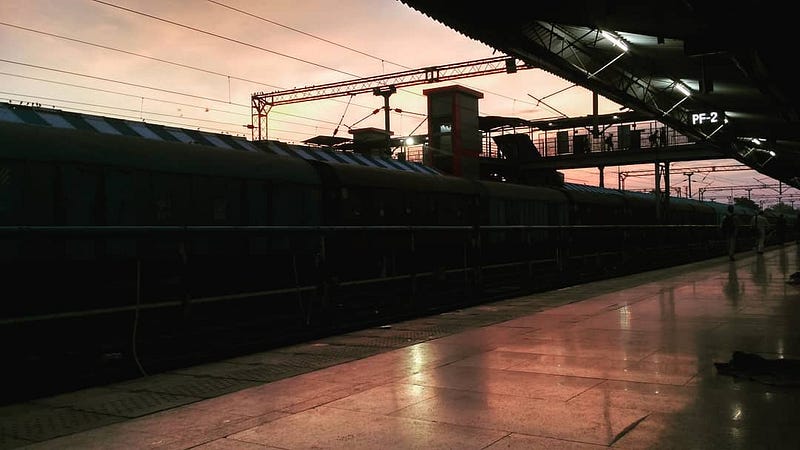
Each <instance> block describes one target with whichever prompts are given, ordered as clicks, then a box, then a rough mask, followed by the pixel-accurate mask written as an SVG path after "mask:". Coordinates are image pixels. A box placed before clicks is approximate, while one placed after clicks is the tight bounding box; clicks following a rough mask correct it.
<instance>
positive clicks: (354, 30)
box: [0, 0, 800, 207]
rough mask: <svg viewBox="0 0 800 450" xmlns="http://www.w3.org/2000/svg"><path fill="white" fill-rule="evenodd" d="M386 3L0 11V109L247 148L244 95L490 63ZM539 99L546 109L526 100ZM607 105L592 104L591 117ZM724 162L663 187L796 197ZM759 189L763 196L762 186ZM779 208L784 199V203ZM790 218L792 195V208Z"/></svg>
mask: <svg viewBox="0 0 800 450" xmlns="http://www.w3.org/2000/svg"><path fill="white" fill-rule="evenodd" d="M501 55H502V53H501V52H496V51H495V49H493V48H491V47H488V46H487V45H485V44H483V43H480V42H477V41H475V40H472V39H470V38H468V37H466V36H464V35H462V34H460V33H459V32H457V31H455V30H453V29H450V28H448V27H446V26H444V25H442V24H441V23H439V22H436V21H435V20H433V19H431V18H428V17H427V16H425V15H423V14H421V13H419V12H417V11H416V10H413V9H411V8H410V7H408V6H406V5H405V4H404V3H402V2H400V1H399V0H299V1H298V0H294V1H288V0H266V1H254V0H0V101H5V102H12V103H19V102H35V103H39V104H41V105H42V106H45V107H55V108H58V109H62V110H67V111H79V112H85V113H90V114H98V115H104V116H112V117H120V118H126V119H130V120H144V121H147V122H150V123H160V124H165V125H170V126H178V127H184V128H199V129H202V130H205V131H210V132H224V133H228V134H234V135H241V136H244V137H247V138H250V137H251V132H250V131H249V130H248V129H247V128H246V126H247V125H248V124H250V123H251V108H250V100H251V96H252V95H253V94H254V93H256V92H274V91H279V90H285V89H291V88H295V87H304V86H312V85H320V84H325V83H332V82H340V81H348V80H353V79H356V78H360V77H369V76H376V75H383V74H391V73H395V72H401V71H405V70H410V69H417V68H421V67H428V66H436V65H443V64H450V63H456V62H462V61H471V60H476V59H483V58H489V57H492V56H501ZM452 83H453V82H451V83H440V84H425V85H417V86H411V87H404V88H401V89H399V90H398V92H397V93H396V94H394V95H392V96H391V97H390V106H391V108H393V109H395V108H396V109H400V110H402V111H403V112H402V113H398V112H392V114H391V117H390V121H391V128H392V131H393V133H394V134H395V135H396V136H404V135H409V134H420V133H424V132H425V131H426V130H427V123H426V122H425V121H424V113H425V112H426V98H425V96H424V95H423V94H422V91H423V90H424V89H429V88H432V87H439V86H444V85H447V84H452ZM455 83H458V84H460V85H463V86H465V87H468V88H471V89H475V90H478V91H480V92H482V93H483V94H484V97H483V99H481V100H480V102H479V113H480V115H498V116H510V117H520V118H523V119H527V120H542V119H548V118H553V117H557V116H558V115H559V114H558V113H557V112H556V111H558V112H560V113H564V114H566V115H568V116H570V117H574V116H584V115H588V114H591V113H592V94H591V92H589V91H587V90H586V89H584V88H581V87H571V86H573V85H572V83H569V82H567V81H566V80H564V79H561V78H559V77H558V76H556V75H553V74H550V73H548V72H546V71H543V70H540V69H527V70H521V71H518V72H516V73H514V74H505V73H503V74H496V75H488V76H481V77H472V78H465V79H461V80H457V81H455ZM532 97H535V98H542V97H547V100H546V104H542V103H538V102H537V101H536V100H535V99H534V98H532ZM383 101H384V100H383V98H382V97H379V96H374V95H372V94H361V95H358V96H354V97H348V96H343V97H338V98H335V99H329V100H319V101H313V102H302V103H296V104H290V105H280V106H276V107H274V108H273V109H272V110H271V111H270V112H269V115H268V122H269V129H268V137H269V138H270V139H277V140H281V141H287V142H300V141H303V140H305V139H308V138H311V137H314V136H320V135H324V136H331V135H334V133H336V135H337V136H343V137H348V136H349V135H348V133H347V131H348V128H350V127H352V128H364V127H375V128H381V129H382V128H383V127H384V116H383V112H382V111H381V112H379V113H377V114H375V110H376V109H379V108H381V107H382V106H383ZM619 108H620V105H617V104H615V103H614V102H611V101H609V100H606V99H604V98H602V97H601V98H600V102H599V107H598V112H599V113H600V114H607V113H614V112H617V111H619ZM713 165H716V166H721V167H722V166H724V167H735V166H738V169H742V168H743V166H741V165H739V164H738V163H737V162H736V161H733V160H718V161H700V162H696V163H676V164H673V165H671V170H672V176H671V180H670V181H671V184H672V186H673V188H675V191H674V192H673V195H677V194H678V192H677V189H678V188H680V190H681V193H680V195H682V196H686V193H687V191H688V188H689V186H688V185H689V180H691V183H692V192H693V194H694V196H695V198H696V196H697V193H698V189H707V190H706V193H705V198H706V199H716V200H717V201H722V202H725V201H728V200H729V199H730V196H731V195H733V196H747V195H748V194H747V193H746V192H745V191H739V190H737V191H725V190H717V189H722V188H724V187H726V186H728V187H729V186H764V185H766V186H768V188H760V187H759V188H757V189H751V191H750V195H751V197H752V198H753V199H754V200H756V201H763V202H764V205H765V206H767V205H769V204H771V203H774V202H775V201H777V198H776V196H777V193H778V191H779V190H780V191H781V192H782V194H783V195H784V196H786V198H792V197H791V196H792V195H797V194H798V191H797V190H794V189H790V188H786V187H785V186H783V187H782V188H780V189H776V188H775V187H776V186H777V185H778V182H777V181H775V180H773V179H772V178H769V177H767V176H766V175H763V174H760V173H758V172H756V171H753V170H738V169H737V170H724V171H718V172H710V171H708V170H705V169H701V170H699V171H696V173H694V175H693V176H685V175H683V173H688V172H691V171H692V169H691V167H709V166H713ZM648 170H650V171H652V166H650V165H647V166H626V167H620V168H617V167H613V168H611V167H609V168H606V171H605V180H606V187H612V188H616V187H618V186H619V183H618V180H619V177H618V173H619V172H622V173H626V172H627V173H628V174H629V176H628V177H627V178H626V179H625V185H624V187H625V189H631V190H644V189H652V187H653V184H654V180H653V177H652V176H648V175H647V174H646V173H645V171H648ZM562 173H564V174H565V181H567V182H573V183H582V184H592V185H597V184H598V176H597V175H598V170H597V169H579V170H567V171H562ZM770 187H772V188H770ZM786 202H787V203H789V201H788V200H787V201H786ZM797 206H798V207H800V196H798V199H797Z"/></svg>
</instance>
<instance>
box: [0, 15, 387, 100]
mask: <svg viewBox="0 0 800 450" xmlns="http://www.w3.org/2000/svg"><path fill="white" fill-rule="evenodd" d="M0 25H4V26H7V27H10V28H16V29H18V30H23V31H27V32H31V33H37V34H41V35H44V36H49V37H53V38H57V39H63V40H66V41H70V42H76V43H79V44H83V45H88V46H92V47H97V48H101V49H104V50H109V51H114V52H119V53H122V54H125V55H130V56H136V57H139V58H143V59H149V60H151V61H156V62H160V63H164V64H170V65H173V66H177V67H181V68H184V69H190V70H195V71H198V72H203V73H207V74H210V75H216V76H220V77H224V78H227V79H234V80H237V81H244V82H246V83H252V84H255V85H259V86H268V87H271V88H273V89H277V90H282V89H284V88H282V87H281V86H275V85H273V84H269V83H265V82H263V81H257V80H250V79H248V78H243V77H238V76H235V75H229V74H225V73H222V72H217V71H214V70H210V69H204V68H202V67H196V66H192V65H189V64H183V63H179V62H176V61H170V60H167V59H163V58H157V57H155V56H149V55H144V54H141V53H136V52H132V51H129V50H124V49H121V48H116V47H110V46H108V45H103V44H98V43H96V42H89V41H86V40H83V39H77V38H71V37H69V36H64V35H60V34H55V33H49V32H46V31H42V30H35V29H33V28H27V27H22V26H19V25H14V24H11V23H7V22H1V21H0ZM331 100H333V101H340V100H337V99H331ZM228 102H229V103H230V99H229V100H228ZM353 105H355V106H358V107H361V108H369V109H371V108H372V107H371V106H365V105H359V104H357V103H353Z"/></svg>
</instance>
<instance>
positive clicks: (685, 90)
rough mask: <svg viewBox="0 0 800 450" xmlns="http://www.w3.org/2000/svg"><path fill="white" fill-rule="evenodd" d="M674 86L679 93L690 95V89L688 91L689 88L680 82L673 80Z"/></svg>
mask: <svg viewBox="0 0 800 450" xmlns="http://www.w3.org/2000/svg"><path fill="white" fill-rule="evenodd" d="M675 87H676V88H677V89H678V90H679V91H681V93H682V94H683V95H685V96H687V97H688V96H690V95H692V91H690V90H689V88H687V87H686V86H684V85H683V84H682V83H678V82H675Z"/></svg>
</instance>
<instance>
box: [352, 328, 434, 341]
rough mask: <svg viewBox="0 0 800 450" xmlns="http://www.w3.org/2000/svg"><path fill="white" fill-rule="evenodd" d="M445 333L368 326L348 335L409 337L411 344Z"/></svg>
mask: <svg viewBox="0 0 800 450" xmlns="http://www.w3.org/2000/svg"><path fill="white" fill-rule="evenodd" d="M444 335H445V334H442V333H436V332H435V331H431V330H402V329H398V328H368V329H366V330H361V331H356V332H353V333H349V334H348V336H370V337H381V338H392V339H407V340H408V341H409V344H415V343H417V342H424V341H429V340H431V339H436V338H438V337H442V336H444Z"/></svg>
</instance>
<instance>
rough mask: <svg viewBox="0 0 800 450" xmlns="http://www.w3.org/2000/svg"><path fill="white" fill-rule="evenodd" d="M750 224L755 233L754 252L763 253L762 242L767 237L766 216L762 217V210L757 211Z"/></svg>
mask: <svg viewBox="0 0 800 450" xmlns="http://www.w3.org/2000/svg"><path fill="white" fill-rule="evenodd" d="M750 225H752V227H753V231H754V232H755V233H756V253H764V243H765V241H766V239H767V218H766V217H764V211H759V212H758V214H756V215H755V216H754V217H753V222H752V223H751V224H750Z"/></svg>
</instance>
